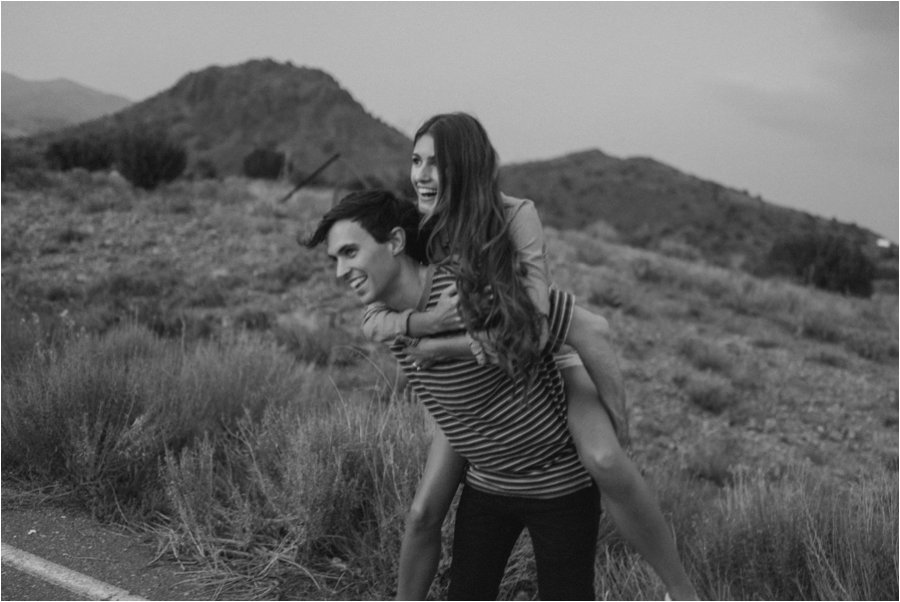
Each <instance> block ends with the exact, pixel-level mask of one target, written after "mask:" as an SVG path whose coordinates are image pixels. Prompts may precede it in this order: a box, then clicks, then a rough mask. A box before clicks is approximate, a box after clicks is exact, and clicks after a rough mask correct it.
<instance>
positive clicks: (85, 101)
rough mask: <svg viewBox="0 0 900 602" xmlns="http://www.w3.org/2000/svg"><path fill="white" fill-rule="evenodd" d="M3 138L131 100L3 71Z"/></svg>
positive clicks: (116, 107) (50, 128)
mask: <svg viewBox="0 0 900 602" xmlns="http://www.w3.org/2000/svg"><path fill="white" fill-rule="evenodd" d="M2 84H3V86H2V90H3V138H14V137H20V136H32V135H34V134H40V133H43V132H49V131H53V130H58V129H61V128H65V127H68V126H71V125H74V124H77V123H81V122H84V121H89V120H91V119H96V118H98V117H101V116H103V115H107V114H110V113H115V112H116V111H119V110H121V109H123V108H125V107H127V106H128V105H130V104H131V101H130V100H129V99H127V98H124V97H122V96H117V95H115V94H107V93H106V92H100V91H98V90H94V89H93V88H89V87H87V86H83V85H81V84H78V83H76V82H73V81H70V80H67V79H54V80H50V81H30V80H26V79H22V78H20V77H16V76H15V75H13V74H11V73H7V72H6V71H4V72H3V80H2Z"/></svg>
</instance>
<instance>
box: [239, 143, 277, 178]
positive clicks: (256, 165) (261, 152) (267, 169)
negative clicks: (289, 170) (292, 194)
mask: <svg viewBox="0 0 900 602" xmlns="http://www.w3.org/2000/svg"><path fill="white" fill-rule="evenodd" d="M284 163H285V158H284V153H282V152H279V151H276V150H272V149H269V148H257V149H255V150H253V151H251V152H250V154H248V155H247V156H246V157H244V175H245V176H247V177H248V178H261V179H265V180H276V179H278V177H279V176H281V172H282V170H283V169H284Z"/></svg>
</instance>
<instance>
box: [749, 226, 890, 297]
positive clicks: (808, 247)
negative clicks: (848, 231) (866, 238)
mask: <svg viewBox="0 0 900 602" xmlns="http://www.w3.org/2000/svg"><path fill="white" fill-rule="evenodd" d="M763 271H765V272H769V273H774V274H783V275H786V276H790V277H793V278H796V279H797V280H799V281H801V282H803V283H804V284H807V285H809V284H811V285H813V286H816V287H818V288H821V289H825V290H830V291H836V292H840V293H846V294H851V295H856V296H859V297H870V296H871V295H872V290H873V280H874V279H875V272H876V268H875V263H874V262H873V261H872V260H871V259H870V258H869V257H868V256H867V255H866V254H865V253H863V251H862V249H861V248H860V247H859V245H858V244H854V243H853V242H852V241H850V240H849V239H848V238H846V237H843V236H839V235H836V234H831V233H822V232H811V233H807V234H801V235H794V236H788V237H783V238H781V239H779V240H777V241H775V243H774V244H773V245H772V248H771V250H770V251H769V254H768V256H767V258H766V260H765V264H764V268H763Z"/></svg>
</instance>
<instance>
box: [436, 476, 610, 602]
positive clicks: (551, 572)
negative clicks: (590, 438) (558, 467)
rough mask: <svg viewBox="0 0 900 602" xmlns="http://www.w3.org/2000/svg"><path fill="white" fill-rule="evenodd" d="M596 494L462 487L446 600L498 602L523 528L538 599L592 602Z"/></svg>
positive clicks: (593, 491) (593, 489)
mask: <svg viewBox="0 0 900 602" xmlns="http://www.w3.org/2000/svg"><path fill="white" fill-rule="evenodd" d="M599 521H600V495H599V493H598V492H597V489H596V487H586V488H584V489H582V490H580V491H577V492H575V493H573V494H570V495H565V496H562V497H558V498H553V499H549V500H539V499H531V498H521V497H507V496H501V495H494V494H490V493H484V492H482V491H478V490H477V489H473V488H472V487H469V486H468V485H466V486H465V487H464V489H463V493H462V496H461V498H460V501H459V506H458V507H457V510H456V530H455V532H454V535H453V561H452V564H451V567H450V590H449V592H448V599H450V600H496V599H497V593H498V590H499V588H500V581H501V580H502V579H503V572H504V570H505V568H506V561H507V560H508V559H509V555H510V553H511V552H512V548H513V546H514V545H515V543H516V540H517V539H518V538H519V534H520V533H521V532H522V529H528V534H529V535H530V536H531V543H532V547H533V548H534V557H535V562H536V564H537V574H538V593H539V595H540V597H541V600H593V599H594V557H595V555H596V551H597V527H598V525H599Z"/></svg>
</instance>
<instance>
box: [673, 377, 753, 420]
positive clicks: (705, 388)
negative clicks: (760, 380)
mask: <svg viewBox="0 0 900 602" xmlns="http://www.w3.org/2000/svg"><path fill="white" fill-rule="evenodd" d="M684 388H685V393H687V396H688V399H689V400H690V401H691V403H693V404H694V405H696V406H697V407H699V408H702V409H704V410H706V411H707V412H710V413H712V414H721V413H722V412H724V411H725V410H727V409H729V408H731V407H733V406H736V405H737V404H738V402H739V401H740V399H739V398H738V396H737V392H736V391H735V389H734V387H733V386H732V385H731V382H730V381H728V380H727V379H724V378H722V377H721V376H717V375H714V374H706V373H697V374H694V375H692V376H690V377H688V378H687V381H686V383H685V385H684Z"/></svg>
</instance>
